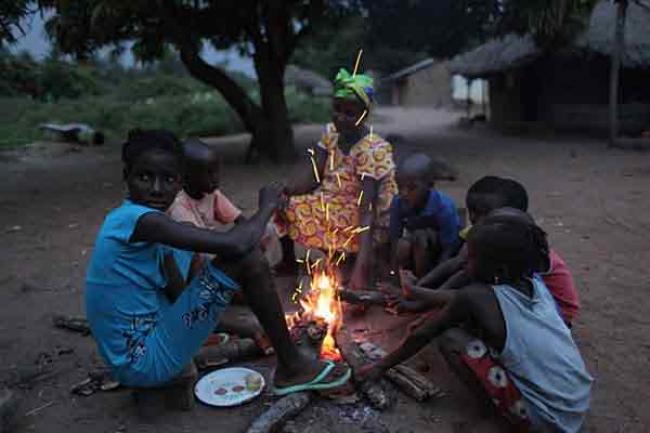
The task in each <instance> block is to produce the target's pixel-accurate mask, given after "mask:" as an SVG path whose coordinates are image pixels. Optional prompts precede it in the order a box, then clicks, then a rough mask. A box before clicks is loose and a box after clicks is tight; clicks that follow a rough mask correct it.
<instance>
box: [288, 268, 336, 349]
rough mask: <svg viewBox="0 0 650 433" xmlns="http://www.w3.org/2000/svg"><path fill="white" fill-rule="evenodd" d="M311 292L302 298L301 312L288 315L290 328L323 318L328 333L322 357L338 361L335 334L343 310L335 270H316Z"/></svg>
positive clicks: (323, 344)
mask: <svg viewBox="0 0 650 433" xmlns="http://www.w3.org/2000/svg"><path fill="white" fill-rule="evenodd" d="M310 286H311V290H310V292H309V294H307V295H306V296H305V297H303V298H302V299H301V300H300V306H301V307H302V311H301V312H296V313H293V314H288V315H286V316H285V317H286V320H287V325H288V326H289V328H292V327H294V326H296V325H297V324H298V323H299V322H300V321H301V320H303V319H307V320H323V321H324V322H325V323H326V324H327V333H326V335H325V338H324V339H323V343H322V345H321V352H320V357H321V358H322V359H329V360H332V361H338V360H340V359H341V353H340V352H339V349H338V348H337V347H336V342H335V341H334V334H336V331H337V330H338V328H339V326H340V325H341V318H342V317H343V315H342V310H341V303H340V300H339V299H338V283H337V278H336V275H335V273H334V272H327V271H326V270H324V269H318V270H316V271H314V273H313V274H312V279H311V283H310Z"/></svg>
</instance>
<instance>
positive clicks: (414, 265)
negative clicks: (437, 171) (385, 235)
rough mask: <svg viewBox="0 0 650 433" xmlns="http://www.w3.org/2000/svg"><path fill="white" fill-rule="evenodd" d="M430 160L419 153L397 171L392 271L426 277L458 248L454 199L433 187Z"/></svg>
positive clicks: (391, 227) (392, 209)
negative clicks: (397, 191)
mask: <svg viewBox="0 0 650 433" xmlns="http://www.w3.org/2000/svg"><path fill="white" fill-rule="evenodd" d="M432 174H433V173H432V167H431V158H429V157H428V156H426V155H424V154H422V153H416V154H414V155H411V156H409V157H408V158H406V159H405V160H404V161H403V162H402V163H401V164H400V165H399V166H398V167H397V172H396V180H397V188H398V190H399V194H398V195H395V197H394V198H393V201H392V203H391V207H390V224H389V237H390V243H391V256H392V269H394V270H395V269H409V270H412V271H413V272H414V273H415V275H416V276H418V277H423V276H424V275H425V274H426V273H427V272H429V271H430V270H431V268H432V267H434V266H435V265H436V264H437V263H439V262H444V261H446V260H448V259H449V258H451V257H452V256H453V255H454V254H455V253H456V252H457V249H458V245H459V241H460V238H459V237H458V233H459V230H460V219H459V218H458V212H457V210H456V205H455V204H454V202H453V200H452V199H451V198H449V197H448V196H447V195H445V194H444V193H442V192H440V191H438V190H436V189H435V188H434V184H433V180H432V178H431V176H432Z"/></svg>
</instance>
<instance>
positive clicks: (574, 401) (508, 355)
mask: <svg viewBox="0 0 650 433" xmlns="http://www.w3.org/2000/svg"><path fill="white" fill-rule="evenodd" d="M532 282H533V295H532V298H529V297H527V296H526V295H524V294H523V293H521V292H519V291H518V290H516V289H514V288H513V287H511V286H508V285H496V286H493V287H492V288H493V290H494V293H495V295H496V297H497V300H498V302H499V306H500V307H501V312H502V313H503V317H504V319H505V323H506V332H507V335H506V343H505V346H504V348H503V351H502V352H501V354H500V355H499V360H500V362H501V363H502V364H503V366H504V367H505V368H506V370H507V371H508V373H509V375H510V377H511V379H512V381H513V382H514V383H515V385H516V386H517V388H518V389H519V391H520V392H521V393H522V395H523V397H524V400H525V401H526V403H527V406H528V407H527V409H528V412H529V414H530V417H531V419H532V421H533V425H536V424H537V425H540V424H542V423H543V424H547V425H550V426H552V427H553V428H554V430H555V431H558V432H577V431H579V430H580V427H581V426H582V423H583V421H584V417H585V414H586V412H587V410H588V409H589V399H590V394H591V384H592V382H593V379H592V377H591V376H590V375H589V373H588V372H587V369H586V367H585V363H584V361H583V360H582V357H581V356H580V352H579V351H578V348H577V347H576V344H575V343H574V341H573V338H572V336H571V331H569V328H567V326H566V324H565V323H564V321H563V320H562V318H561V317H560V315H559V313H558V310H557V307H556V305H555V301H554V300H553V298H552V297H551V294H550V293H549V291H548V289H547V288H546V286H545V285H544V283H543V282H542V280H541V279H539V278H537V277H536V278H534V279H533V280H532Z"/></svg>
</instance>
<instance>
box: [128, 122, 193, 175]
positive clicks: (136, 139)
mask: <svg viewBox="0 0 650 433" xmlns="http://www.w3.org/2000/svg"><path fill="white" fill-rule="evenodd" d="M150 150H159V151H161V152H168V153H171V154H172V155H174V157H176V159H177V160H178V162H179V163H181V164H179V166H182V162H183V146H182V145H181V142H180V141H179V140H178V138H177V137H176V136H175V135H174V134H173V133H172V132H170V131H167V130H164V129H132V130H131V131H129V134H128V137H127V139H126V141H125V142H124V144H122V162H123V163H124V165H125V166H126V168H127V170H128V169H130V168H131V166H132V165H133V162H134V161H135V160H136V159H137V158H138V157H139V156H140V155H141V154H143V153H144V152H146V151H150Z"/></svg>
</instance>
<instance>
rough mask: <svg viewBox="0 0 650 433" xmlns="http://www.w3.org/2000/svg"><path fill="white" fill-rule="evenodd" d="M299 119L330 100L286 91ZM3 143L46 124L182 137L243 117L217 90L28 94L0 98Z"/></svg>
mask: <svg viewBox="0 0 650 433" xmlns="http://www.w3.org/2000/svg"><path fill="white" fill-rule="evenodd" d="M286 96H287V104H288V106H289V114H290V119H291V121H292V122H294V123H307V122H319V123H322V122H324V121H326V120H327V119H328V117H329V112H330V108H329V100H328V99H323V98H312V97H309V96H306V95H303V94H300V93H298V92H296V91H295V90H292V89H288V90H287V95H286ZM0 119H1V120H0V146H20V145H24V144H26V143H29V142H31V141H34V140H37V139H39V138H40V137H41V132H40V131H39V129H38V126H39V125H40V124H41V123H50V122H52V123H70V122H81V123H88V124H89V125H91V126H93V127H94V128H96V129H99V130H101V131H102V132H104V133H105V134H106V135H107V136H108V137H109V138H113V139H118V140H121V139H122V138H123V137H124V136H125V135H126V132H127V131H128V130H129V129H131V128H135V127H140V128H165V129H169V130H171V131H173V132H174V133H176V134H178V135H179V136H181V137H186V136H190V135H202V136H207V135H224V134H232V133H237V132H242V131H243V130H244V128H243V125H242V124H241V121H240V120H239V118H238V117H237V115H236V114H235V113H234V112H233V111H232V109H231V108H230V107H229V106H228V104H226V102H225V101H224V100H223V98H222V97H221V96H220V95H219V94H217V93H216V92H214V91H207V92H206V91H203V92H195V93H190V94H181V95H163V96H160V97H148V98H145V99H143V100H138V101H128V100H125V99H123V98H121V97H119V96H88V97H83V98H79V99H60V100H59V101H57V102H56V103H54V102H40V101H35V100H32V99H29V98H25V97H22V98H5V99H0Z"/></svg>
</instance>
